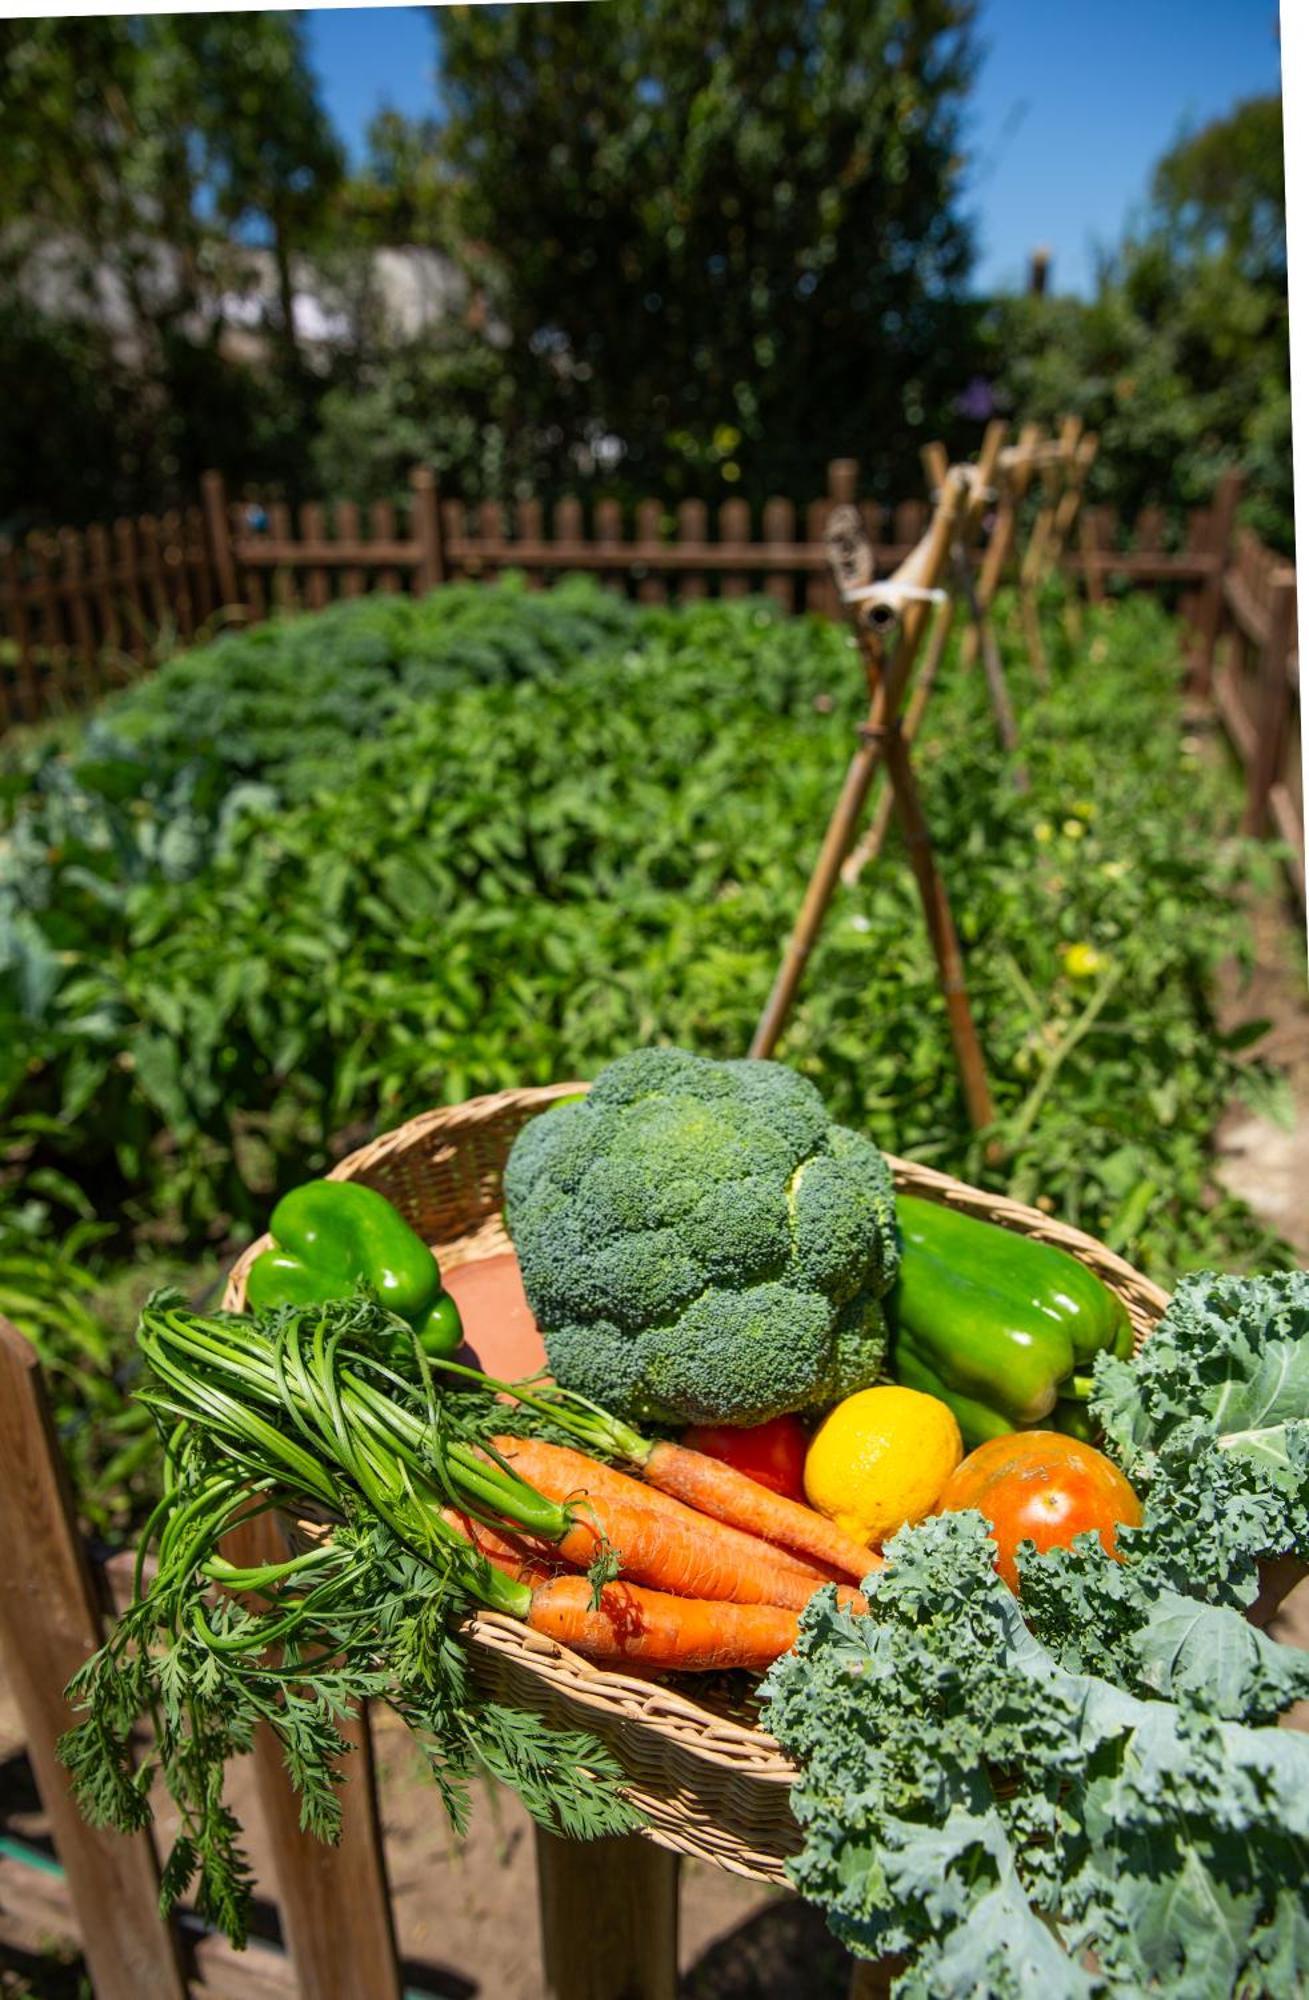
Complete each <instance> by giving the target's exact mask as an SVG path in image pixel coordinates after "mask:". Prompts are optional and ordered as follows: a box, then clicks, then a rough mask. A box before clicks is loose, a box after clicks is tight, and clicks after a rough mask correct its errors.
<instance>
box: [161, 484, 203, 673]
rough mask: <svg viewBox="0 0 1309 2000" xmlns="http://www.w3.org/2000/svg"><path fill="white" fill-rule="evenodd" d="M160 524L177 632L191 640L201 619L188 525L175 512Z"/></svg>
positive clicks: (165, 567)
mask: <svg viewBox="0 0 1309 2000" xmlns="http://www.w3.org/2000/svg"><path fill="white" fill-rule="evenodd" d="M159 525H160V532H161V536H162V545H163V558H164V575H165V577H166V578H167V580H168V595H169V597H170V598H171V600H172V603H173V615H174V617H175V618H176V620H177V630H178V632H179V634H180V636H181V637H182V638H183V639H185V640H187V641H190V640H191V639H193V638H194V637H195V633H196V627H197V625H198V624H199V619H198V617H197V615H196V607H195V599H194V597H193V595H192V592H191V567H190V563H189V562H188V560H187V555H188V551H187V536H186V524H185V522H184V521H183V519H182V516H181V514H180V513H178V512H177V511H176V509H174V510H173V511H172V512H170V513H167V514H165V515H164V517H163V519H162V520H161V522H160V524H159Z"/></svg>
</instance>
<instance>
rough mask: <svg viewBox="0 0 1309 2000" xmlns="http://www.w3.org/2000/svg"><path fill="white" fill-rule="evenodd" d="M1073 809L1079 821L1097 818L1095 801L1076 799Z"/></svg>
mask: <svg viewBox="0 0 1309 2000" xmlns="http://www.w3.org/2000/svg"><path fill="white" fill-rule="evenodd" d="M1072 809H1073V811H1074V812H1075V813H1076V814H1077V817H1078V819H1094V818H1095V800H1094V799H1074V800H1073V806H1072Z"/></svg>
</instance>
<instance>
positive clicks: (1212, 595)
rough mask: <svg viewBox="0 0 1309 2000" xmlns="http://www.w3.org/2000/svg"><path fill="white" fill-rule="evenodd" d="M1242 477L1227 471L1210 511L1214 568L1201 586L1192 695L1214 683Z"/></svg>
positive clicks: (1191, 670) (1191, 665)
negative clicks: (1225, 576)
mask: <svg viewBox="0 0 1309 2000" xmlns="http://www.w3.org/2000/svg"><path fill="white" fill-rule="evenodd" d="M1241 484H1242V482H1241V475H1240V473H1239V472H1225V473H1224V474H1223V476H1222V478H1221V479H1220V480H1219V482H1218V485H1217V488H1216V490H1215V492H1214V499H1213V505H1212V507H1211V508H1210V510H1209V534H1208V545H1207V548H1206V551H1205V553H1206V554H1207V555H1209V556H1210V557H1211V558H1212V559H1213V561H1214V568H1213V571H1212V573H1211V575H1210V576H1209V578H1208V579H1207V581H1206V582H1205V583H1203V584H1202V585H1201V587H1200V591H1199V594H1198V599H1197V603H1196V610H1195V642H1194V645H1193V646H1192V649H1191V657H1190V661H1189V663H1188V676H1187V678H1188V682H1189V685H1190V688H1191V691H1192V693H1194V694H1209V693H1210V692H1211V690H1212V684H1213V670H1214V647H1215V645H1216V643H1217V640H1218V633H1219V629H1220V627H1221V625H1222V622H1223V569H1224V567H1225V565H1226V562H1227V558H1228V555H1229V553H1230V551H1231V544H1232V528H1233V525H1234V523H1235V520H1236V509H1237V507H1238V505H1239V504H1240V499H1241Z"/></svg>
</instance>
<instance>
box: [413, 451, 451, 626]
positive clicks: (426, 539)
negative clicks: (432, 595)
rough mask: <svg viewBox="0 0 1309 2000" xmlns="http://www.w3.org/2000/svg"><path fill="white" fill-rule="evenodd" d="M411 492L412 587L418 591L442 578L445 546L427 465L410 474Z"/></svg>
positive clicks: (431, 587) (437, 500) (434, 585)
mask: <svg viewBox="0 0 1309 2000" xmlns="http://www.w3.org/2000/svg"><path fill="white" fill-rule="evenodd" d="M409 484H410V486H411V488H412V489H413V495H414V524H413V538H414V540H415V542H416V543H417V544H418V568H417V570H416V571H415V573H414V589H415V590H416V591H417V592H419V594H420V595H421V594H422V593H423V592H424V591H428V590H435V589H436V588H437V587H438V585H439V584H442V583H444V582H445V547H444V543H443V540H442V535H441V496H440V491H439V489H438V487H437V482H436V474H435V473H434V472H433V470H432V468H431V466H430V465H416V466H415V467H414V469H413V471H412V472H411V473H410V475H409Z"/></svg>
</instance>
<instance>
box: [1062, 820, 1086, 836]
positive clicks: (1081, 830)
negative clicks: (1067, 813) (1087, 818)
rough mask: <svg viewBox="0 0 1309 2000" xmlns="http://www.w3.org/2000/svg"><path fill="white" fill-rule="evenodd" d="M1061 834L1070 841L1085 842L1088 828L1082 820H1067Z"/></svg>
mask: <svg viewBox="0 0 1309 2000" xmlns="http://www.w3.org/2000/svg"><path fill="white" fill-rule="evenodd" d="M1060 832H1061V833H1063V835H1064V836H1065V838H1066V839H1068V840H1085V838H1086V828H1085V827H1084V826H1083V825H1082V822H1081V820H1080V819H1066V820H1065V821H1064V823H1063V826H1062V827H1061V828H1060Z"/></svg>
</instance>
